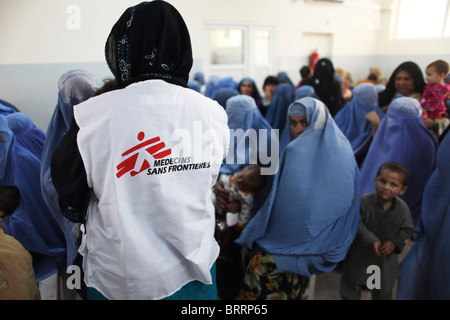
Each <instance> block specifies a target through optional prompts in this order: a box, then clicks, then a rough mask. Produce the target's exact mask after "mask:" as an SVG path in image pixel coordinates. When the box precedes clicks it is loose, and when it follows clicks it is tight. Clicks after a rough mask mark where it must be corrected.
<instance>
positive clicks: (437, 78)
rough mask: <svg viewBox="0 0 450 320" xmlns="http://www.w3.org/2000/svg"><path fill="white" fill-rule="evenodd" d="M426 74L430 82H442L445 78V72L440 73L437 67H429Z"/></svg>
mask: <svg viewBox="0 0 450 320" xmlns="http://www.w3.org/2000/svg"><path fill="white" fill-rule="evenodd" d="M425 75H426V80H427V83H428V84H438V83H441V82H442V81H443V80H444V78H445V74H440V73H438V72H437V70H436V68H435V67H429V68H427V69H426V70H425Z"/></svg>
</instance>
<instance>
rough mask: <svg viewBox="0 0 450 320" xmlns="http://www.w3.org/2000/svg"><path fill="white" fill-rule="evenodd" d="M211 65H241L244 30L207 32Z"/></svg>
mask: <svg viewBox="0 0 450 320" xmlns="http://www.w3.org/2000/svg"><path fill="white" fill-rule="evenodd" d="M209 37H210V38H209V39H210V48H211V57H210V59H211V60H210V62H211V64H212V65H223V64H243V63H244V62H245V61H244V49H245V48H244V30H240V29H212V30H210V32H209Z"/></svg>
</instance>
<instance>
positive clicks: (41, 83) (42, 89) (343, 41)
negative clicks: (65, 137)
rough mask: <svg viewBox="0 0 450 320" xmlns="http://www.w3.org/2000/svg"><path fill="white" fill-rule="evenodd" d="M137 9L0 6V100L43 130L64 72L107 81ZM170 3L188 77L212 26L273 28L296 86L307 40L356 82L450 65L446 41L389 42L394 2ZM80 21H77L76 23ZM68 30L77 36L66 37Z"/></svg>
mask: <svg viewBox="0 0 450 320" xmlns="http://www.w3.org/2000/svg"><path fill="white" fill-rule="evenodd" d="M138 2H139V1H131V0H109V1H106V0H95V1H88V0H0V30H2V43H3V44H2V46H1V50H0V98H1V99H4V100H7V101H9V102H11V103H13V104H15V105H16V106H17V107H18V108H19V109H21V110H22V111H23V112H26V113H27V114H29V115H30V116H31V117H32V119H33V120H34V121H35V122H36V124H37V125H38V126H39V127H41V128H42V129H44V130H46V128H47V125H48V121H49V120H50V117H51V114H52V113H53V109H54V107H55V105H56V98H57V88H56V83H57V81H58V78H59V76H60V75H62V74H63V73H64V72H66V71H68V70H69V69H74V68H87V69H89V70H91V71H93V72H94V73H95V74H96V75H97V77H98V81H99V84H100V83H101V80H102V79H103V78H105V77H109V76H111V74H110V72H109V70H108V68H107V66H106V63H105V61H104V43H105V40H106V38H107V36H108V34H109V32H110V30H111V27H112V26H113V24H114V23H115V21H116V20H117V19H118V18H119V17H120V15H121V14H122V13H123V11H124V10H125V9H126V8H128V7H130V6H132V5H135V4H137V3H138ZM168 2H170V3H172V4H173V5H174V6H175V7H176V8H177V9H178V10H179V11H180V13H181V14H182V15H183V17H184V19H185V21H186V23H187V25H188V28H189V30H190V33H191V38H192V46H193V51H194V67H193V70H192V72H195V71H199V70H202V68H203V66H204V63H205V61H206V60H205V59H207V57H205V56H204V51H205V50H204V47H203V46H204V43H205V42H204V32H205V31H204V26H205V24H206V23H211V22H216V23H247V24H248V23H254V24H269V25H273V26H274V27H275V28H276V40H277V41H276V51H275V52H276V57H277V59H276V64H277V66H276V70H277V71H287V72H288V73H289V75H290V76H291V78H292V80H293V81H294V82H297V81H298V80H299V74H298V70H299V68H300V67H301V66H302V65H304V64H306V63H307V57H308V55H309V54H310V53H311V51H312V50H313V49H314V48H311V47H309V46H305V45H304V44H305V43H309V42H307V39H306V38H305V36H306V35H305V33H319V34H328V35H330V37H331V39H332V40H331V50H330V51H331V56H330V58H331V59H332V61H333V62H334V65H335V67H339V66H341V67H345V68H347V69H348V70H349V71H350V72H351V73H352V75H353V79H354V80H358V79H360V78H362V77H365V76H366V75H367V73H368V69H369V67H370V66H372V65H375V64H376V65H379V66H380V67H381V68H382V71H383V73H384V74H385V75H386V76H389V75H390V73H391V72H392V70H393V69H394V68H395V67H396V66H397V65H398V64H399V63H401V62H403V61H405V60H413V61H416V62H418V63H419V65H420V66H421V67H423V68H424V67H425V65H426V63H428V62H430V59H434V58H444V59H448V60H450V41H448V40H449V39H448V38H445V39H444V38H438V39H436V38H435V39H427V40H417V39H412V40H407V41H405V40H402V41H400V40H396V39H395V38H393V37H392V36H391V35H392V30H391V29H392V25H391V22H392V19H393V18H395V4H396V3H397V0H359V1H358V0H353V1H350V0H348V1H347V0H346V1H345V3H344V4H334V3H326V2H315V3H313V2H311V1H305V0H276V1H275V0H168ZM424 3H425V2H424ZM373 5H375V8H382V9H383V10H381V11H380V15H379V16H377V15H376V14H375V13H374V12H376V10H375V11H374V10H369V9H370V8H372V7H370V6H373ZM73 6H75V7H73ZM391 6H392V8H393V10H391V9H389V8H390V7H391ZM73 8H75V9H79V16H77V12H76V10H75V11H68V9H73ZM77 17H79V20H76V19H74V18H77ZM377 17H379V20H377ZM73 26H79V27H80V28H79V29H78V28H74V29H71V27H73ZM319 53H320V52H319ZM206 76H208V75H206ZM237 80H238V79H237ZM257 80H258V82H259V83H260V82H261V81H262V79H257Z"/></svg>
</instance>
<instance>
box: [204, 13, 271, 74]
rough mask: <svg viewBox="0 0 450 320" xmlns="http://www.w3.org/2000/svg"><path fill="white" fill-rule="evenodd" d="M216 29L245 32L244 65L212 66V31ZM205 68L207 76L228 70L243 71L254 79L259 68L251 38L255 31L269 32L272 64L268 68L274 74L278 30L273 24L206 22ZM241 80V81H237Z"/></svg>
mask: <svg viewBox="0 0 450 320" xmlns="http://www.w3.org/2000/svg"><path fill="white" fill-rule="evenodd" d="M214 29H240V30H243V31H244V63H242V64H220V65H213V64H211V43H210V31H211V30H214ZM204 30H205V31H204V38H203V39H204V44H205V45H204V47H203V56H204V61H205V62H204V66H203V69H204V71H205V74H208V75H211V74H214V73H215V72H216V71H220V72H226V71H227V70H230V71H231V70H242V73H243V74H245V75H246V76H248V77H254V70H255V68H257V67H262V66H257V65H255V62H254V59H253V58H252V57H253V56H254V45H255V43H254V39H253V37H252V36H251V35H252V34H253V32H254V31H255V30H269V31H270V35H271V37H270V62H269V65H268V66H264V67H267V68H269V73H270V74H271V73H273V72H275V70H276V54H275V53H276V47H275V45H276V28H275V26H274V25H271V24H251V23H223V22H220V23H218V22H206V23H205V24H204ZM235 80H240V79H235Z"/></svg>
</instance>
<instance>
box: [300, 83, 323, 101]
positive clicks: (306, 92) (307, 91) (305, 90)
mask: <svg viewBox="0 0 450 320" xmlns="http://www.w3.org/2000/svg"><path fill="white" fill-rule="evenodd" d="M306 97H310V98H316V99H319V97H318V96H317V94H316V91H315V90H314V88H313V87H312V86H308V85H304V86H301V87H298V88H297V89H295V100H298V99H301V98H306Z"/></svg>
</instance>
